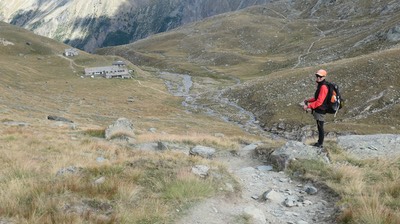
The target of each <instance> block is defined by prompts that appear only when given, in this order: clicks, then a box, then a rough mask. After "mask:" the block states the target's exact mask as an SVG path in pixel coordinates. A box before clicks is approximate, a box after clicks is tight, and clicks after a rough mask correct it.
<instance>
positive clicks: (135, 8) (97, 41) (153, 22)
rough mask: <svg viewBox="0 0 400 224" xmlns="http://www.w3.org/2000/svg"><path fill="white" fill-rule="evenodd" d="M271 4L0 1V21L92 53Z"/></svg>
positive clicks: (263, 1) (208, 0)
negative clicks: (181, 26)
mask: <svg viewBox="0 0 400 224" xmlns="http://www.w3.org/2000/svg"><path fill="white" fill-rule="evenodd" d="M267 2H269V0H256V1H244V0H233V1H232V0H229V1H228V0H201V1H182V0H168V1H165V0H162V1H161V0H157V1H143V0H125V1H115V0H112V1H101V0H89V1H82V0H63V1H52V0H44V1H36V0H15V1H12V2H9V1H5V0H2V1H0V20H3V21H5V22H9V23H11V24H14V25H18V26H21V27H24V28H26V29H29V30H32V31H34V32H35V33H37V34H39V35H42V36H47V37H50V38H53V39H56V40H59V41H63V42H65V43H67V44H69V45H71V46H74V47H78V48H80V49H84V50H85V51H89V52H90V51H93V50H94V49H96V48H98V47H104V46H114V45H119V44H127V43H130V42H133V41H135V40H138V39H141V38H144V37H147V36H149V35H151V34H154V33H159V32H164V31H167V30H170V29H172V28H175V27H178V26H180V25H182V24H186V23H189V22H193V21H198V20H200V19H203V18H205V17H209V16H212V15H216V14H220V13H223V12H228V11H234V10H238V9H242V8H245V7H248V6H251V5H257V4H266V3H267Z"/></svg>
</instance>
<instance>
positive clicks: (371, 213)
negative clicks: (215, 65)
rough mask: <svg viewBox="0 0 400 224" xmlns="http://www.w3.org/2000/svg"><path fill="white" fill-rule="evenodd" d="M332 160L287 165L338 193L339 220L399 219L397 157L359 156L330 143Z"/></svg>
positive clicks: (369, 223) (371, 221) (371, 223)
mask: <svg viewBox="0 0 400 224" xmlns="http://www.w3.org/2000/svg"><path fill="white" fill-rule="evenodd" d="M327 149H328V151H329V152H330V157H331V160H332V161H331V162H332V164H330V165H327V164H319V165H317V164H318V163H317V162H315V161H314V163H313V162H312V161H310V162H309V161H300V162H296V163H294V164H293V165H291V166H290V168H291V169H290V170H292V171H302V173H303V174H304V176H303V177H304V178H308V179H313V180H315V181H322V182H325V183H326V184H327V185H328V186H329V187H330V188H332V189H333V190H334V191H335V192H336V193H337V194H338V195H339V197H340V201H339V202H338V204H339V205H341V206H342V207H343V208H344V210H342V211H341V214H340V215H339V217H338V220H337V221H338V223H363V224H364V223H367V224H376V223H382V224H386V223H388V224H395V223H400V215H399V214H400V202H399V201H400V187H399V186H400V185H399V183H400V158H384V159H383V158H379V159H373V160H372V159H369V160H360V159H357V158H354V157H353V156H350V155H348V154H347V153H345V152H344V151H343V150H341V149H340V148H338V147H337V146H336V145H335V144H333V143H329V144H328V147H327Z"/></svg>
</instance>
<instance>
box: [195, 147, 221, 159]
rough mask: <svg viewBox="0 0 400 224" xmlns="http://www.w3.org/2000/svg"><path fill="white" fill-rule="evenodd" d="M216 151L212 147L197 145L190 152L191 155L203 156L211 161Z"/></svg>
mask: <svg viewBox="0 0 400 224" xmlns="http://www.w3.org/2000/svg"><path fill="white" fill-rule="evenodd" d="M214 153H215V149H214V148H211V147H206V146H201V145H197V146H195V147H193V148H191V149H190V150H189V155H192V156H201V157H203V158H207V159H211V158H212V157H213V156H214Z"/></svg>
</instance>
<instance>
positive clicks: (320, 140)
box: [317, 120, 325, 145]
mask: <svg viewBox="0 0 400 224" xmlns="http://www.w3.org/2000/svg"><path fill="white" fill-rule="evenodd" d="M317 127H318V145H323V144H324V137H325V133H324V121H319V120H317Z"/></svg>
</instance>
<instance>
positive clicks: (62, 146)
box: [0, 127, 236, 223]
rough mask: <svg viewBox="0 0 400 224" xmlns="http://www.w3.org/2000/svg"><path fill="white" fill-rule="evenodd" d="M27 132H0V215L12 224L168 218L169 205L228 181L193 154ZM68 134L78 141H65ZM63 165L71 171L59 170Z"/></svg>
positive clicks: (60, 132) (59, 132) (63, 132)
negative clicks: (198, 168) (204, 170)
mask: <svg viewBox="0 0 400 224" xmlns="http://www.w3.org/2000/svg"><path fill="white" fill-rule="evenodd" d="M38 128H39V129H40V127H38ZM35 129H36V128H35V127H28V128H13V127H10V128H6V129H4V130H2V132H1V134H2V138H0V145H1V146H0V153H1V155H2V156H1V157H0V161H1V164H0V167H1V170H0V174H1V175H0V189H2V190H1V191H0V216H1V217H3V218H7V219H9V220H12V221H13V222H15V223H157V222H173V220H174V219H175V218H176V217H177V216H178V214H179V213H177V210H179V211H182V210H185V209H187V208H189V206H190V205H191V204H193V203H194V202H196V201H198V200H202V199H204V198H207V197H210V196H212V195H215V194H216V193H217V192H220V190H219V189H220V188H221V186H223V184H224V183H225V182H226V181H229V182H233V183H235V180H234V179H233V178H232V177H230V174H229V173H228V172H227V171H226V169H224V167H223V166H220V165H219V164H218V163H216V162H213V161H207V160H204V159H202V158H199V157H190V156H188V155H186V154H183V153H179V152H174V151H171V150H168V151H163V152H145V151H140V150H139V151H136V150H132V149H131V148H128V147H127V146H124V145H120V144H114V143H113V142H112V141H106V140H105V139H103V138H98V137H97V134H94V135H93V136H92V135H89V136H88V135H87V134H85V133H80V134H79V133H78V134H76V132H75V131H74V130H68V129H63V128H61V129H56V128H54V129H52V130H47V129H46V128H44V129H41V131H40V132H38V133H40V134H37V131H36V130H35ZM70 132H72V133H75V134H74V135H75V136H77V137H76V138H78V139H77V140H73V141H71V139H70V138H69V136H68V133H70ZM35 133H36V134H35ZM95 133H98V132H97V131H95ZM9 136H13V138H15V139H16V140H13V141H10V140H9ZM93 137H94V138H93ZM203 138H207V137H206V136H203ZM211 139H214V137H211ZM147 140H149V139H147ZM174 141H175V140H174ZM180 141H182V142H185V140H184V138H182V139H181V140H180ZM227 142H228V141H227ZM182 144H183V143H182ZM234 144H236V143H234ZM220 145H222V143H221V144H220ZM227 145H229V144H228V143H227ZM99 157H102V158H103V160H99V161H101V162H99V161H98V160H97V158H99ZM199 163H200V164H207V165H208V166H209V167H210V169H211V170H213V171H212V172H216V173H219V174H220V176H223V177H224V178H223V179H221V178H217V179H215V178H213V177H211V176H210V177H206V178H202V177H198V176H195V175H194V174H193V173H192V172H191V167H192V166H193V165H196V164H199ZM67 167H73V168H70V170H69V171H68V172H67V171H64V172H59V171H61V170H63V169H65V168H67Z"/></svg>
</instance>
